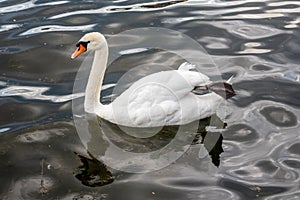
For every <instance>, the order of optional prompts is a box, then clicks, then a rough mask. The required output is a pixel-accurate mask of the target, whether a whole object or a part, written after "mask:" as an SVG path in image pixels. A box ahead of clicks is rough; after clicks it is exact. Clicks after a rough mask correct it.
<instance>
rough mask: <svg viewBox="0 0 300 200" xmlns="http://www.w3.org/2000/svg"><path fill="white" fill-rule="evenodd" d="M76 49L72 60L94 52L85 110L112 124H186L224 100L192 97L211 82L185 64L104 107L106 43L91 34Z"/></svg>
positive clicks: (146, 80) (133, 87)
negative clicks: (90, 51) (101, 96)
mask: <svg viewBox="0 0 300 200" xmlns="http://www.w3.org/2000/svg"><path fill="white" fill-rule="evenodd" d="M82 44H83V46H82ZM77 46H78V49H77V50H76V51H75V52H74V54H73V55H72V58H76V57H77V56H78V55H80V54H81V53H83V52H84V51H85V50H95V57H94V62H93V66H92V69H91V72H90V76H89V80H88V84H87V88H86V96H85V104H84V107H85V110H86V112H90V113H95V114H97V115H98V116H100V117H102V118H104V119H106V120H108V121H111V122H112V123H116V124H119V125H124V126H129V127H158V126H164V125H182V124H187V123H190V122H192V121H195V120H198V119H202V118H205V117H208V116H210V115H212V114H214V113H215V112H216V109H217V108H218V106H219V104H220V103H221V102H222V100H223V98H222V97H221V96H219V95H218V94H216V93H214V92H210V93H207V94H203V95H196V94H194V93H192V91H193V89H194V88H195V86H202V85H208V84H210V83H211V81H210V80H209V78H208V77H207V76H206V75H204V74H202V73H199V72H196V71H190V70H192V69H194V68H195V66H193V65H191V64H189V63H183V64H182V65H181V66H180V67H179V68H178V70H170V71H162V72H158V73H154V74H151V75H148V76H146V77H143V78H141V79H140V80H138V81H136V82H135V83H133V84H132V85H131V86H130V87H129V88H128V89H127V90H126V91H124V92H123V93H122V94H121V95H120V96H119V97H117V98H116V99H115V100H114V101H113V102H112V103H111V104H108V105H103V104H101V103H100V101H99V99H100V91H101V86H102V81H103V76H104V72H105V69H106V64H107V59H108V46H107V43H106V40H105V38H104V36H103V35H102V34H100V33H96V32H94V33H88V34H86V35H85V36H83V37H82V38H81V39H80V41H79V43H78V45H77ZM87 47H88V48H87ZM82 48H83V50H82Z"/></svg>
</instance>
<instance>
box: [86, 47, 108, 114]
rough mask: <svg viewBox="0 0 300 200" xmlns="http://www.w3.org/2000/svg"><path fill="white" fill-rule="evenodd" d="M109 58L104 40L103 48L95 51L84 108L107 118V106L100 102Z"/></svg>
mask: <svg viewBox="0 0 300 200" xmlns="http://www.w3.org/2000/svg"><path fill="white" fill-rule="evenodd" d="M107 59H108V46H107V43H106V42H103V46H102V48H101V49H99V50H96V51H95V55H94V61H93V64H92V68H91V72H90V75H89V79H88V83H87V86H86V90H85V100H84V108H85V111H86V112H89V113H96V114H97V115H100V117H102V118H107V117H108V116H107V115H108V110H107V106H105V105H103V104H102V103H101V102H100V94H101V88H102V83H103V78H104V74H105V70H106V65H107Z"/></svg>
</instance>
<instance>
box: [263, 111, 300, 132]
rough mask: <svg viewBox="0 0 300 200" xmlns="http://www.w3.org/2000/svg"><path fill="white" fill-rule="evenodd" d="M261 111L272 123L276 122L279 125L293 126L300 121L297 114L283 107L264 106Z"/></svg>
mask: <svg viewBox="0 0 300 200" xmlns="http://www.w3.org/2000/svg"><path fill="white" fill-rule="evenodd" d="M260 113H261V114H262V115H263V116H264V117H265V118H266V120H268V121H269V122H270V123H271V124H274V125H275V126H278V127H291V126H296V125H297V123H298V121H297V117H296V115H295V114H294V113H292V112H291V111H288V110H286V109H285V108H283V107H275V106H268V107H264V108H263V109H262V110H260Z"/></svg>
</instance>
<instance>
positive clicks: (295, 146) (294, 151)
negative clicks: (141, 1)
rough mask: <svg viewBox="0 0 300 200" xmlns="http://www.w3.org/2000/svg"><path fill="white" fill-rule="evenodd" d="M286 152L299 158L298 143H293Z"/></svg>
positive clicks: (299, 148)
mask: <svg viewBox="0 0 300 200" xmlns="http://www.w3.org/2000/svg"><path fill="white" fill-rule="evenodd" d="M288 151H289V152H290V153H292V154H297V155H299V156H300V143H295V144H293V145H291V146H290V147H289V148H288Z"/></svg>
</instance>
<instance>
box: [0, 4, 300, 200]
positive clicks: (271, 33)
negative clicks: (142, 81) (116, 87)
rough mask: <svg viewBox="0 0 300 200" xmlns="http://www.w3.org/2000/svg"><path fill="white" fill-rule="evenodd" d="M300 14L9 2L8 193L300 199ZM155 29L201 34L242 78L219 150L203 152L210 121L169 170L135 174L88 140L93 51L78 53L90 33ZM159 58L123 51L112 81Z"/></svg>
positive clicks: (3, 88) (4, 180) (1, 159)
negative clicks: (84, 133)
mask: <svg viewBox="0 0 300 200" xmlns="http://www.w3.org/2000/svg"><path fill="white" fill-rule="evenodd" d="M299 13H300V3H299V2H298V1H271V0H264V1H254V0H240V1H238V0H236V1H222V0H215V1H205V0H199V1H180V0H178V1H176V0H174V1H155V2H150V1H149V2H147V1H125V0H115V1H43V0H40V1H39V0H35V1H11V0H10V1H6V0H2V1H0V16H1V17H0V35H1V37H0V42H1V43H0V53H1V59H0V96H1V99H0V110H1V115H0V183H1V187H0V199H132V200H134V199H137V200H140V199H172V200H175V199H224V200H225V199H268V200H270V199H300V192H299V188H300V186H299V175H300V138H299V123H298V119H299V117H300V111H299V108H300V94H299V86H300V84H299V70H300V68H299V65H298V64H299V61H300V60H299V58H300V57H299V53H300V42H299V41H300V31H299V24H300V18H299ZM149 26H150V27H163V28H168V29H172V30H176V31H180V32H182V33H185V34H186V35H188V36H190V37H191V38H193V39H194V40H196V41H198V42H199V43H200V44H201V45H202V46H203V47H204V48H205V50H206V51H207V52H208V53H209V54H210V55H212V57H213V60H214V62H215V63H216V64H217V66H218V67H219V70H220V72H221V74H222V77H223V78H229V77H230V76H231V75H235V79H234V85H233V86H234V89H235V91H236V93H237V95H236V96H235V97H234V98H232V99H231V100H230V101H228V102H227V103H226V105H225V109H226V115H223V116H222V112H221V114H219V115H221V116H220V117H221V118H223V121H225V122H226V123H227V126H226V127H225V129H218V131H217V132H216V131H215V132H214V133H215V134H216V133H217V134H219V135H221V137H220V138H221V139H220V141H219V142H218V147H216V148H215V150H214V151H215V152H213V153H210V155H209V156H208V155H207V156H204V157H201V156H199V154H200V152H198V151H199V146H201V145H203V144H201V141H199V142H197V137H199V138H200V139H201V138H202V139H203V137H204V136H205V134H206V136H205V137H209V135H210V134H212V133H210V132H208V133H206V132H205V131H203V130H202V132H201V131H200V132H199V135H197V136H195V139H194V141H193V144H192V145H191V146H190V148H189V150H188V151H187V152H186V153H185V154H184V155H183V156H182V157H180V159H178V160H177V161H175V162H174V163H172V164H171V165H169V166H167V167H166V168H163V169H161V170H158V171H154V172H150V173H145V174H144V173H141V174H133V173H125V172H122V171H119V170H114V169H112V168H110V167H107V166H105V165H104V164H103V163H101V162H100V161H98V160H97V159H95V158H94V157H93V155H91V154H89V153H88V152H87V151H86V149H85V148H84V146H83V145H82V144H81V141H80V139H79V137H78V135H77V131H76V129H75V125H74V121H73V115H72V99H74V98H75V97H74V95H72V92H73V84H74V80H75V77H76V73H77V71H78V69H79V67H80V65H81V61H82V60H80V59H79V60H75V61H71V60H70V55H71V53H72V51H73V50H74V48H75V46H74V45H75V43H76V42H77V40H78V39H79V38H80V37H81V36H82V35H83V33H85V32H88V31H100V32H102V33H103V34H104V35H105V36H106V37H110V36H112V35H114V34H117V33H120V32H122V31H126V30H129V29H133V28H142V27H149ZM147 55H149V56H150V57H149V56H148V57H147ZM151 55H153V52H150V53H147V52H146V53H145V52H144V53H138V54H134V55H128V56H127V57H124V58H122V59H120V60H119V62H120V63H121V64H122V67H120V65H117V64H116V63H117V62H116V63H115V66H116V67H112V68H109V70H108V72H107V75H106V78H105V84H112V83H116V82H117V80H118V79H119V78H120V77H121V75H122V74H124V73H125V72H126V71H127V70H129V69H130V64H131V63H132V61H134V62H135V61H139V62H142V61H143V60H144V61H145V59H150V61H149V62H152V61H151ZM162 55H165V56H164V57H165V59H166V60H168V59H167V58H169V57H170V56H169V57H168V56H166V55H167V54H164V52H162ZM126 58H128V60H127V61H126ZM130 59H133V60H130ZM160 61H161V60H158V61H156V62H157V63H159V62H160ZM177 61H178V60H176V59H175V61H174V60H172V62H175V63H176V62H177ZM145 62H146V61H145ZM153 62H154V61H153ZM118 66H119V67H118ZM111 92H112V91H111V90H109V89H108V90H104V91H103V95H104V98H103V100H102V101H105V100H106V99H107V98H105V96H109V95H110V94H111ZM75 95H76V94H75ZM223 114H224V113H223ZM110 126H112V130H114V131H113V132H114V134H115V138H114V139H115V140H116V141H115V142H116V143H119V144H120V145H124V146H123V147H124V148H131V147H130V146H129V147H128V145H127V146H126V142H125V143H124V142H123V143H122V141H120V140H121V139H120V138H122V137H123V135H122V134H121V133H119V132H118V129H116V128H114V126H113V125H110ZM222 128H223V127H222ZM171 129H172V128H171ZM164 131H165V132H166V134H170V135H171V136H170V137H172V134H171V133H170V132H172V131H171V130H169V129H167V130H164ZM124 137H125V136H124ZM168 137H169V135H168V136H167V137H165V136H164V137H163V139H161V138H159V137H158V138H154V140H152V141H151V142H144V143H143V145H147V144H151V145H150V147H149V148H158V147H159V145H164V142H168V140H167V138H168ZM123 139H124V138H123ZM124 140H125V141H129V140H130V142H135V143H137V144H136V145H135V146H133V147H132V149H133V150H134V151H138V149H139V148H140V147H141V146H139V142H141V141H142V140H138V141H136V140H132V138H129V139H128V138H126V137H125V139H124ZM202 142H203V141H202ZM220 142H221V144H220ZM161 143H163V144H161ZM99 145H101V144H99ZM204 146H205V147H206V148H207V147H208V146H209V143H207V144H205V143H204ZM208 149H210V150H211V148H208ZM200 157H201V158H200ZM41 166H43V167H41ZM216 166H218V167H216ZM41 174H42V175H41Z"/></svg>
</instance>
